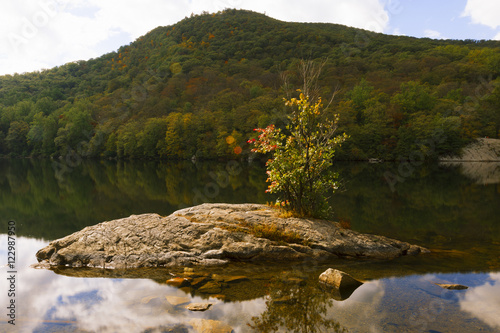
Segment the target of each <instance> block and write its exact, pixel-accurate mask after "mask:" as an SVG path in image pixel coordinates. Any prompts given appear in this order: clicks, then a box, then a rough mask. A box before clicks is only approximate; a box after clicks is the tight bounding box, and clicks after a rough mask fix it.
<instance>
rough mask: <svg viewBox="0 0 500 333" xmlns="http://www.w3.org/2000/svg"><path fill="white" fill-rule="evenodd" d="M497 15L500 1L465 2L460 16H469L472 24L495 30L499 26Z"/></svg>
mask: <svg viewBox="0 0 500 333" xmlns="http://www.w3.org/2000/svg"><path fill="white" fill-rule="evenodd" d="M499 13H500V1H492V0H467V4H466V6H465V10H464V12H463V14H462V16H470V18H471V20H472V23H475V24H482V25H486V26H488V27H490V28H492V29H496V28H498V27H499V26H500V19H499V17H498V14H499Z"/></svg>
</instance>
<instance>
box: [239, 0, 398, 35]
mask: <svg viewBox="0 0 500 333" xmlns="http://www.w3.org/2000/svg"><path fill="white" fill-rule="evenodd" d="M240 2H241V7H242V8H245V9H250V10H254V11H257V12H261V13H263V12H266V14H267V15H268V16H271V17H274V18H277V19H280V20H283V21H295V22H327V23H338V24H343V25H347V26H351V27H356V28H362V29H367V30H372V31H376V32H384V31H385V29H386V28H387V27H388V23H389V14H388V13H387V11H386V10H385V9H384V4H383V3H382V1H380V0H337V1H324V0H310V1H309V2H307V5H304V1H302V0H288V1H284V0H279V1H273V2H270V1H266V0H253V1H250V0H242V1H240Z"/></svg>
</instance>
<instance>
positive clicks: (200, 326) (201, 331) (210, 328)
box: [189, 318, 234, 333]
mask: <svg viewBox="0 0 500 333" xmlns="http://www.w3.org/2000/svg"><path fill="white" fill-rule="evenodd" d="M189 324H190V325H191V326H193V328H194V329H195V331H196V332H198V333H208V332H213V333H232V332H234V331H233V328H232V327H231V326H229V325H228V324H226V323H224V322H222V321H218V320H208V319H198V318H197V319H191V320H190V321H189Z"/></svg>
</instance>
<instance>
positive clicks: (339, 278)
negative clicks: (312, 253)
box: [319, 268, 363, 289]
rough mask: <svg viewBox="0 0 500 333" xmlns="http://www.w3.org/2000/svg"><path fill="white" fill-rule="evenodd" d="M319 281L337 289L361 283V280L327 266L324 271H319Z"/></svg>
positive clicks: (357, 285) (356, 285)
mask: <svg viewBox="0 0 500 333" xmlns="http://www.w3.org/2000/svg"><path fill="white" fill-rule="evenodd" d="M319 281H320V282H323V283H326V284H328V285H330V286H332V287H335V288H337V289H341V288H350V287H355V288H357V287H359V286H360V285H362V284H363V282H361V281H358V280H356V279H355V278H353V277H352V276H350V275H349V274H347V273H344V272H342V271H339V270H337V269H333V268H328V269H327V270H326V271H324V272H323V273H321V275H320V276H319Z"/></svg>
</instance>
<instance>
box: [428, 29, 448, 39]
mask: <svg viewBox="0 0 500 333" xmlns="http://www.w3.org/2000/svg"><path fill="white" fill-rule="evenodd" d="M424 36H425V37H429V38H432V39H445V37H443V35H442V34H441V33H440V32H439V31H436V30H431V29H427V30H425V31H424Z"/></svg>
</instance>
